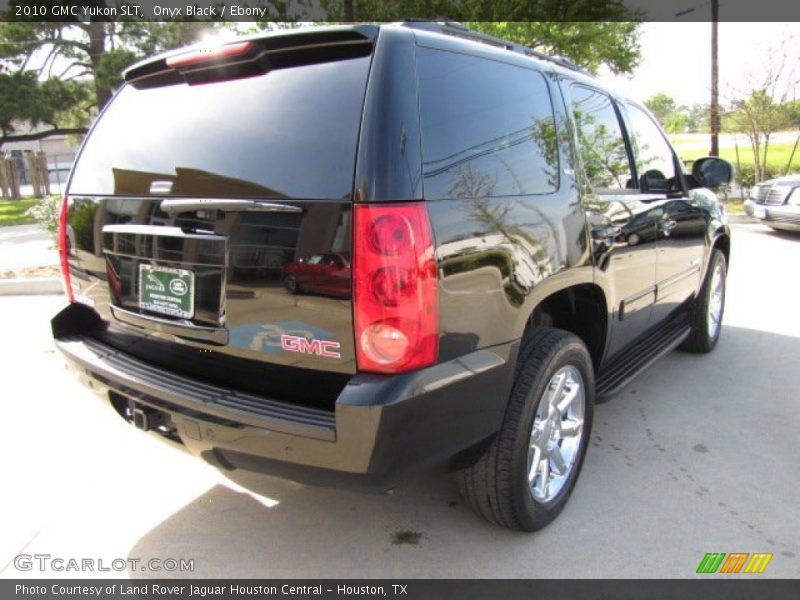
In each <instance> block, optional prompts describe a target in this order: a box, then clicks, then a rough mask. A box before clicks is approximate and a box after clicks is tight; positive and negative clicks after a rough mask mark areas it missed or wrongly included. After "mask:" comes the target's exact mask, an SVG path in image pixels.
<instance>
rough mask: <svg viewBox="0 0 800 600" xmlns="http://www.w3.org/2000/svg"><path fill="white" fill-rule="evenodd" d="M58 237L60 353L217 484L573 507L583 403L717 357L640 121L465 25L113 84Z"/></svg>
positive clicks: (716, 293) (702, 270) (704, 258)
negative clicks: (431, 476) (668, 367)
mask: <svg viewBox="0 0 800 600" xmlns="http://www.w3.org/2000/svg"><path fill="white" fill-rule="evenodd" d="M125 81H126V82H125V85H124V86H123V87H122V89H121V90H120V91H119V92H118V93H117V94H116V96H115V98H114V99H113V100H112V101H111V103H110V104H109V105H108V107H107V108H106V109H105V110H104V111H103V113H102V114H101V115H100V117H99V118H98V120H97V123H96V124H95V126H94V127H93V128H92V131H91V132H90V134H89V135H88V137H87V139H86V141H85V142H84V145H83V147H82V149H81V151H80V154H79V157H78V159H77V161H76V164H75V167H74V170H73V173H72V175H71V179H70V182H69V186H68V192H67V196H66V198H65V201H64V207H63V212H62V220H61V239H62V243H61V251H62V267H63V272H64V277H65V279H66V286H67V292H68V296H69V300H70V304H69V306H68V307H67V308H65V309H64V310H63V311H62V312H60V313H59V314H58V315H57V316H56V317H55V318H54V319H53V323H52V325H53V333H54V336H55V339H56V343H57V345H58V348H59V349H60V350H61V351H62V352H63V353H64V355H65V356H66V357H67V359H68V360H69V362H70V363H71V364H72V365H73V366H74V367H75V369H76V371H77V372H78V373H79V374H80V375H81V376H82V377H84V378H85V379H86V380H87V381H88V382H90V383H91V385H92V387H93V388H94V389H95V390H99V391H100V392H101V393H102V395H103V396H104V397H105V398H107V399H108V400H109V401H110V403H111V404H112V405H113V407H114V408H115V409H116V410H117V411H118V412H119V413H120V414H121V415H122V416H123V417H124V418H126V419H128V420H129V421H131V422H133V423H134V424H135V425H136V426H137V427H139V428H141V429H144V430H150V431H154V432H157V433H159V434H161V435H163V436H166V437H169V438H172V439H174V440H177V441H180V442H181V443H183V444H184V445H185V446H186V448H188V449H189V450H190V451H191V452H193V453H195V454H198V455H200V456H201V457H202V458H204V459H205V460H206V461H208V462H209V463H211V464H213V465H216V466H218V467H220V468H222V469H235V468H242V469H250V470H255V471H260V472H264V473H270V474H273V475H278V476H280V477H285V478H290V479H294V480H298V481H304V482H310V483H318V484H327V485H353V486H358V487H362V488H366V489H374V490H384V489H388V488H391V487H392V486H394V485H395V484H396V483H397V482H398V481H400V480H401V479H402V478H404V477H406V476H408V475H409V474H413V473H416V472H419V471H422V470H432V469H443V470H456V471H458V472H459V475H458V477H459V482H460V487H461V489H462V492H463V494H464V496H465V498H466V499H467V500H468V501H469V503H470V504H471V505H472V506H473V507H474V508H475V510H476V511H478V512H479V513H480V514H482V515H483V516H484V517H486V518H487V519H489V520H491V521H493V522H496V523H498V524H500V525H504V526H506V527H510V528H515V529H523V530H535V529H539V528H541V527H543V526H544V525H546V524H547V523H548V522H550V521H551V520H552V519H553V518H554V517H555V516H556V515H557V514H558V513H559V511H560V510H561V509H562V508H563V506H564V504H565V503H566V501H567V499H568V497H569V494H570V492H571V490H572V489H573V486H574V485H575V481H576V479H577V477H578V473H579V471H580V468H581V464H582V462H583V458H584V455H585V452H586V446H587V442H588V440H589V434H590V429H591V425H592V413H593V406H594V404H595V399H596V398H597V397H607V396H609V395H610V394H613V393H614V391H615V390H618V389H619V388H620V387H622V386H623V385H624V384H625V383H626V382H628V381H629V380H630V379H631V378H632V377H633V376H634V375H636V374H637V373H638V372H639V371H641V370H642V369H643V368H645V367H646V366H647V365H649V364H650V363H651V362H652V361H653V360H655V359H656V358H658V357H659V356H661V355H663V354H664V353H666V352H668V351H670V350H671V349H673V348H675V347H677V346H681V347H682V348H685V349H687V350H690V351H694V352H708V351H710V350H712V349H713V348H714V345H715V344H716V342H717V339H718V337H719V334H720V321H721V318H722V313H723V304H724V299H725V275H726V265H727V261H728V255H729V249H730V236H729V230H728V227H727V225H726V223H725V217H724V212H723V210H722V208H721V206H720V205H719V204H718V202H717V200H716V197H715V196H714V194H713V193H711V192H710V191H709V189H708V188H709V187H713V186H716V185H719V184H722V183H725V182H727V181H728V180H729V179H730V176H731V167H730V165H729V164H728V163H726V162H724V161H721V160H719V159H714V158H708V159H702V160H699V161H697V162H695V164H694V169H693V172H692V174H688V173H684V172H683V169H682V165H681V164H680V162H679V161H678V159H677V157H676V156H675V153H674V151H673V150H672V148H671V146H670V144H669V143H668V142H667V140H666V139H665V137H664V134H663V133H662V131H661V130H660V129H659V127H658V125H657V124H656V123H655V121H654V120H653V118H652V117H651V115H650V114H649V113H648V112H647V111H646V110H645V109H644V108H643V107H642V106H641V105H639V104H637V103H635V102H632V101H630V100H627V99H624V98H621V97H619V96H617V95H615V94H613V93H610V92H608V91H606V90H604V89H603V87H602V86H601V85H599V84H598V82H597V81H595V80H594V79H592V78H591V77H589V76H587V75H585V74H584V73H582V72H581V71H580V70H579V69H577V68H575V67H574V66H572V65H570V64H569V63H568V62H567V61H564V60H561V59H553V58H547V57H544V56H541V55H538V54H536V53H534V52H532V51H530V50H528V49H525V48H522V47H518V46H516V45H514V44H511V43H506V42H503V41H501V40H496V39H494V38H489V37H486V36H481V35H478V34H475V33H472V32H470V31H468V30H466V29H463V28H461V27H459V26H455V25H449V24H435V23H402V24H394V25H386V26H362V25H358V26H348V27H332V28H331V27H328V28H321V29H310V30H309V29H306V30H301V31H298V32H288V33H287V32H281V33H279V34H270V35H262V36H256V37H251V38H246V39H239V40H237V41H235V42H231V43H228V44H226V45H222V46H220V47H217V48H213V49H205V48H204V49H199V50H198V49H195V50H191V49H189V50H183V51H178V52H173V53H170V54H167V55H163V56H158V57H155V58H153V59H151V60H147V61H144V62H142V63H139V64H137V65H135V66H133V67H131V68H130V69H128V70H127V72H126V74H125Z"/></svg>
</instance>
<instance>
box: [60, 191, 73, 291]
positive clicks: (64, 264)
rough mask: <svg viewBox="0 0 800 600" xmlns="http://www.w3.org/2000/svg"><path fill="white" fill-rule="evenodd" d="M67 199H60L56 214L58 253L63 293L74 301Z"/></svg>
mask: <svg viewBox="0 0 800 600" xmlns="http://www.w3.org/2000/svg"><path fill="white" fill-rule="evenodd" d="M67 211H68V200H67V197H66V196H64V199H63V200H62V201H61V212H60V213H59V216H58V254H59V256H60V257H61V277H62V278H63V280H64V293H65V294H66V295H67V300H69V301H70V302H75V295H74V294H73V293H72V278H71V277H70V275H69V252H70V247H69V235H68V234H67V217H68V212H67Z"/></svg>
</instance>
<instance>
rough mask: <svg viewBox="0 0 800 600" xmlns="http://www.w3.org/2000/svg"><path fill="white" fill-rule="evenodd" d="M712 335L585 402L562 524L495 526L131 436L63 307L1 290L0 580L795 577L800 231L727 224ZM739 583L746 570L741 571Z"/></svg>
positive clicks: (799, 480)
mask: <svg viewBox="0 0 800 600" xmlns="http://www.w3.org/2000/svg"><path fill="white" fill-rule="evenodd" d="M733 229H734V231H733V235H734V239H733V243H732V247H733V249H732V255H733V256H732V261H731V262H732V264H731V270H730V278H729V287H728V305H727V312H726V314H725V320H724V330H723V333H722V338H721V340H720V343H719V345H718V347H717V349H716V351H715V352H714V353H712V354H710V355H707V356H696V355H689V354H682V353H678V352H676V353H673V354H671V355H670V356H668V357H666V358H665V359H663V360H661V361H660V362H658V363H657V364H656V365H655V366H653V367H651V368H650V369H649V370H648V371H647V372H646V373H645V374H643V375H642V376H641V377H640V378H639V379H637V380H636V381H634V382H633V383H632V384H630V385H629V386H628V387H627V388H625V389H624V390H623V391H622V392H620V393H619V394H618V395H617V396H616V397H615V398H614V399H613V400H612V401H611V402H609V403H608V404H604V405H602V406H599V407H598V408H597V412H596V416H595V425H594V431H593V432H592V439H591V446H590V451H589V454H588V457H587V460H586V464H585V466H584V469H583V473H582V475H581V479H580V481H579V483H578V485H577V488H576V490H575V493H574V495H573V497H572V499H571V501H570V503H569V504H568V506H567V508H566V509H565V511H564V513H563V514H562V515H561V516H560V518H559V519H558V520H557V521H556V522H555V523H553V524H552V525H551V526H550V527H548V528H547V529H545V530H543V531H541V532H539V533H537V534H532V535H531V534H521V533H516V532H510V531H506V530H503V529H499V528H497V527H494V526H492V525H489V524H488V523H485V522H483V521H482V520H480V519H479V518H477V517H476V516H475V515H473V513H472V512H471V511H470V510H469V509H468V508H467V507H466V506H465V505H464V503H462V502H461V500H460V499H459V497H458V493H457V490H456V486H455V483H454V481H453V479H452V478H449V477H438V478H430V479H425V480H422V481H418V482H416V483H413V484H410V485H409V486H407V487H405V488H402V489H398V490H395V491H394V493H392V494H386V495H359V494H356V493H351V492H342V491H336V490H326V489H317V488H312V487H304V486H301V485H298V484H294V483H289V482H284V481H280V480H276V479H271V478H266V477H258V476H253V475H247V474H244V473H236V474H234V480H232V479H228V478H226V477H224V476H222V475H220V474H218V473H217V472H216V471H214V470H213V469H212V468H211V467H209V466H207V465H205V464H204V463H202V462H201V461H199V460H197V459H194V458H192V457H189V456H187V455H185V454H184V453H182V452H181V451H180V450H177V449H175V448H173V447H171V446H168V445H166V444H165V443H162V442H161V441H159V440H157V439H155V438H153V437H150V436H147V435H145V434H142V433H140V432H138V431H136V430H134V429H133V428H131V427H129V426H128V425H126V424H125V423H124V422H123V421H122V420H121V419H119V417H118V416H117V415H116V414H115V413H114V412H113V411H112V410H111V409H110V407H108V406H106V405H104V404H103V403H101V402H100V401H98V400H97V398H96V397H95V396H94V395H93V394H92V393H90V392H89V391H88V390H87V389H85V388H83V387H81V386H80V385H79V384H78V383H77V382H75V381H74V380H73V379H72V378H71V377H70V375H69V374H68V373H67V372H66V370H65V369H64V367H63V365H62V361H61V359H60V357H59V356H58V355H57V354H56V353H55V351H54V350H53V347H52V343H51V340H50V337H49V329H48V327H49V323H48V321H49V318H50V316H51V315H52V314H53V313H54V312H55V311H56V310H57V309H58V307H59V306H60V305H61V302H62V300H61V299H60V298H58V297H56V296H29V297H21V296H7V297H0V311H1V312H0V314H2V324H3V329H2V338H1V339H2V342H0V361H1V362H0V364H2V373H3V382H2V402H0V414H1V415H2V420H1V421H0V423H2V425H1V426H0V427H1V428H2V436H1V437H0V451H1V452H2V455H3V456H4V457H5V458H4V460H3V462H2V466H0V469H2V481H3V488H4V494H3V503H2V513H1V514H0V531H2V532H3V535H2V536H0V568H2V572H0V576H2V577H4V578H17V577H26V576H31V577H41V576H43V575H44V576H74V577H83V576H90V577H91V576H118V575H120V573H116V572H113V571H111V572H96V573H81V572H55V571H45V572H44V573H42V572H41V571H39V570H38V569H33V570H31V571H28V572H25V571H19V570H18V569H17V568H16V567H15V565H14V561H13V558H14V556H16V555H18V554H20V553H25V554H37V553H39V554H49V555H51V556H52V557H63V558H65V559H67V558H79V559H80V558H93V559H95V560H99V559H102V560H104V561H106V562H107V563H110V562H111V561H112V560H113V559H117V558H123V559H125V558H134V559H141V560H142V561H147V560H149V559H151V558H158V559H161V560H164V559H170V558H174V559H181V558H186V559H193V560H194V571H193V572H192V573H164V572H157V573H153V572H150V571H140V570H138V569H137V570H128V571H124V572H123V573H121V574H123V575H130V576H133V577H140V576H144V577H147V576H165V575H166V576H187V575H191V576H202V577H222V576H228V577H397V578H400V577H450V578H464V577H523V578H529V577H531V578H532V577H692V576H694V573H695V569H696V568H697V566H698V564H699V562H700V560H701V559H702V558H703V555H704V554H705V553H706V552H726V553H728V552H770V553H773V554H774V557H773V559H772V561H771V563H770V564H769V566H768V567H767V569H766V571H765V573H764V574H763V575H761V577H790V578H796V577H798V576H800V541H799V540H800V510H798V507H799V506H800V460H798V459H799V458H800V434H799V433H798V432H800V400H799V396H798V389H800V362H798V357H800V317H798V300H799V299H800V280H799V278H798V273H799V271H798V265H800V235H794V236H792V235H789V234H779V233H776V232H772V231H771V230H769V229H767V228H766V227H762V226H760V225H735V226H734V227H733ZM740 576H742V577H749V576H745V575H740Z"/></svg>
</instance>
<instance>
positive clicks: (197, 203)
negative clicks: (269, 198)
mask: <svg viewBox="0 0 800 600" xmlns="http://www.w3.org/2000/svg"><path fill="white" fill-rule="evenodd" d="M161 210H162V211H164V212H165V213H167V214H178V213H183V212H193V211H196V210H227V211H247V212H251V211H256V212H277V213H301V212H303V209H302V208H301V207H299V206H292V205H291V204H278V203H275V202H263V201H261V200H244V199H237V198H219V199H214V198H198V199H196V200H195V199H180V200H162V201H161Z"/></svg>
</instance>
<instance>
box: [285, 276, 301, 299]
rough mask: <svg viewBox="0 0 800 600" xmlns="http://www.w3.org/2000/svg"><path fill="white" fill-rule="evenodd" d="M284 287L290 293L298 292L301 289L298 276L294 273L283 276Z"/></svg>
mask: <svg viewBox="0 0 800 600" xmlns="http://www.w3.org/2000/svg"><path fill="white" fill-rule="evenodd" d="M283 287H285V288H286V291H287V292H289V293H290V294H297V293H298V292H299V291H300V286H299V285H297V278H296V277H295V276H294V275H287V276H286V277H284V278H283Z"/></svg>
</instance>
